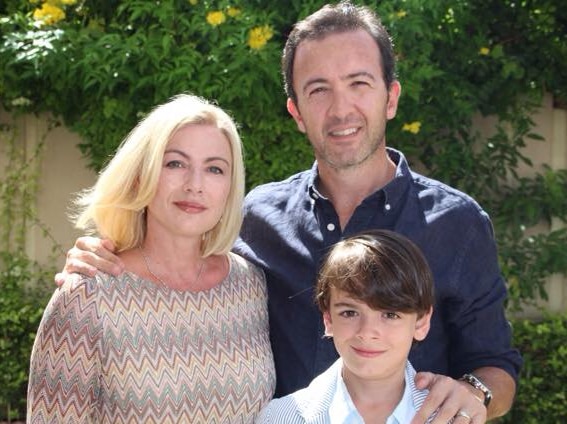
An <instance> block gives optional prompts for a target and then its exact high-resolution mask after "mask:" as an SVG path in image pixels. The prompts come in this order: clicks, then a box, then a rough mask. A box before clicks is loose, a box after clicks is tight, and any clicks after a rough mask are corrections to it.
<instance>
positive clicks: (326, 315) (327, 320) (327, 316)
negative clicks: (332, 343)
mask: <svg viewBox="0 0 567 424" xmlns="http://www.w3.org/2000/svg"><path fill="white" fill-rule="evenodd" d="M323 323H324V324H325V336H326V337H333V321H332V320H331V313H330V312H329V311H326V312H323Z"/></svg>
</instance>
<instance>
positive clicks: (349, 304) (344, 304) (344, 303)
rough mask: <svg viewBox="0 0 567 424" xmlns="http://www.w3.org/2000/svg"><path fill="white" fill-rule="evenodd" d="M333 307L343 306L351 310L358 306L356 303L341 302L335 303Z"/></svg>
mask: <svg viewBox="0 0 567 424" xmlns="http://www.w3.org/2000/svg"><path fill="white" fill-rule="evenodd" d="M333 306H334V307H335V308H337V307H341V306H342V307H350V308H352V307H354V306H357V304H356V302H348V301H341V302H335V303H333Z"/></svg>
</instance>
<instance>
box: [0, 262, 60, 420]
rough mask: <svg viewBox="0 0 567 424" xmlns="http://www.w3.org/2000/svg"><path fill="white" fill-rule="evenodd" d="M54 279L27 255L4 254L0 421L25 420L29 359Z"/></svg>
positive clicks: (0, 269)
mask: <svg viewBox="0 0 567 424" xmlns="http://www.w3.org/2000/svg"><path fill="white" fill-rule="evenodd" d="M52 275H53V270H45V269H42V268H41V267H39V266H38V264H37V263H35V262H33V261H30V260H29V259H28V258H27V255H26V254H25V253H24V252H21V251H19V252H5V251H3V252H0V419H17V418H21V417H24V416H25V410H26V391H27V384H28V372H29V358H30V356H31V349H32V346H33V342H34V339H35V332H36V331H37V328H38V327H39V322H40V320H41V317H42V314H43V306H44V305H45V304H46V303H47V297H46V293H45V290H46V288H49V289H50V287H51V284H52V283H51V282H49V280H51V279H52ZM30 283H33V287H34V288H33V289H31V288H26V287H27V286H28V285H29V287H32V285H31V284H30Z"/></svg>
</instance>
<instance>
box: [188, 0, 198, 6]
mask: <svg viewBox="0 0 567 424" xmlns="http://www.w3.org/2000/svg"><path fill="white" fill-rule="evenodd" d="M197 3H198V1H197V0H189V4H190V5H191V6H195V5H196V4H197Z"/></svg>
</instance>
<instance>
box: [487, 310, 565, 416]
mask: <svg viewBox="0 0 567 424" xmlns="http://www.w3.org/2000/svg"><path fill="white" fill-rule="evenodd" d="M513 327H514V344H515V345H516V346H517V347H518V348H519V349H520V351H521V352H522V354H523V357H524V367H523V370H522V374H521V376H520V381H519V384H518V391H517V396H516V400H515V403H514V406H513V408H512V410H511V411H510V412H509V413H508V414H507V415H506V416H504V417H503V418H502V419H500V420H499V421H498V422H499V423H510V424H512V423H514V424H515V423H522V424H540V423H562V422H565V417H567V391H566V390H565V381H566V379H567V346H566V345H565V340H567V315H563V316H550V317H547V318H546V319H544V320H543V321H541V322H531V321H528V320H522V321H517V322H515V323H514V324H513Z"/></svg>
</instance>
